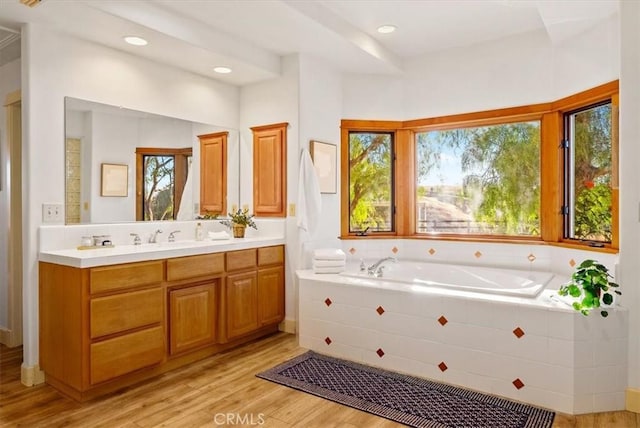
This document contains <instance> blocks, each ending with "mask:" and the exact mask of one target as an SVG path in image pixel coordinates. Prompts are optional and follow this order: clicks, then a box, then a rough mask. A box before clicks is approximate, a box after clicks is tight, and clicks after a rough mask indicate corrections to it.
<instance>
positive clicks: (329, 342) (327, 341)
mask: <svg viewBox="0 0 640 428" xmlns="http://www.w3.org/2000/svg"><path fill="white" fill-rule="evenodd" d="M324 343H326V344H327V345H331V338H330V337H329V336H327V337H325V338H324Z"/></svg>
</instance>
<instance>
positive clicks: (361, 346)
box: [298, 265, 628, 414]
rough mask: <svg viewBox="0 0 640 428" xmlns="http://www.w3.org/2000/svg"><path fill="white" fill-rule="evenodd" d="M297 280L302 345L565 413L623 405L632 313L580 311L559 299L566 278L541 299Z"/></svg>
mask: <svg viewBox="0 0 640 428" xmlns="http://www.w3.org/2000/svg"><path fill="white" fill-rule="evenodd" d="M350 269H354V270H357V269H358V267H357V265H352V266H350ZM298 278H299V284H298V285H299V291H298V296H299V318H298V319H299V335H300V346H302V347H305V348H309V349H313V350H315V351H317V352H320V353H323V354H327V355H332V356H335V357H339V358H345V359H348V360H352V361H359V362H363V363H365V364H370V365H373V366H378V367H383V368H387V369H390V370H395V371H400V372H404V373H409V374H412V375H416V376H420V377H425V378H430V379H435V380H439V381H443V382H446V383H450V384H454V385H459V386H463V387H467V388H471V389H474V390H478V391H483V392H487V393H492V394H496V395H499V396H503V397H507V398H511V399H515V400H518V401H523V402H526V403H531V404H535V405H539V406H543V407H546V408H550V409H554V410H557V411H560V412H563V413H569V414H580V413H590V412H600V411H612V410H621V409H624V398H625V395H624V392H625V388H626V375H627V369H626V368H627V366H626V360H627V329H628V327H627V324H628V322H627V318H628V316H627V311H626V310H624V309H623V308H617V309H615V310H610V311H609V317H608V318H606V319H604V318H602V317H600V315H599V314H597V313H594V314H592V316H589V317H585V316H583V315H580V314H578V313H577V312H575V311H573V310H572V309H570V308H568V307H567V306H566V305H565V304H564V303H560V302H558V301H556V300H554V299H553V298H551V296H552V294H554V293H555V291H554V289H557V288H558V286H559V285H560V284H561V283H562V282H563V281H566V280H567V279H568V277H566V276H555V277H554V278H553V279H552V281H551V283H550V284H549V285H548V287H547V289H545V290H543V291H542V293H541V294H540V295H538V297H536V298H523V297H512V296H495V295H491V294H486V293H473V292H464V291H454V290H447V289H435V288H433V289H432V288H428V287H420V288H418V287H415V286H414V285H409V284H402V283H391V282H386V281H378V280H370V279H364V278H353V277H347V276H343V275H318V274H313V273H312V271H306V270H305V271H298ZM418 289H419V290H420V291H417V290H418Z"/></svg>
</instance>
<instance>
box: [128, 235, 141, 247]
mask: <svg viewBox="0 0 640 428" xmlns="http://www.w3.org/2000/svg"><path fill="white" fill-rule="evenodd" d="M129 235H131V236H133V245H142V240H141V239H140V235H138V234H137V233H130V234H129Z"/></svg>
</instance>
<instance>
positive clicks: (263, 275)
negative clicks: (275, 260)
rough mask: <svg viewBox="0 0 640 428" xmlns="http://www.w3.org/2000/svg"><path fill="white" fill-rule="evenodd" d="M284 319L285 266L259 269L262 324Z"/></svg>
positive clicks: (259, 304) (259, 315)
mask: <svg viewBox="0 0 640 428" xmlns="http://www.w3.org/2000/svg"><path fill="white" fill-rule="evenodd" d="M283 319H284V267H282V266H278V267H272V268H266V269H260V270H259V271H258V321H259V322H260V326H263V325H268V324H275V323H279V322H280V321H282V320H283Z"/></svg>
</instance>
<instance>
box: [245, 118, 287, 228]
mask: <svg viewBox="0 0 640 428" xmlns="http://www.w3.org/2000/svg"><path fill="white" fill-rule="evenodd" d="M288 125H289V124H288V123H286V122H285V123H276V124H273V125H265V126H256V127H253V128H251V130H252V131H253V212H254V213H255V215H256V216H258V217H286V215H287V211H286V204H287V126H288Z"/></svg>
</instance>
